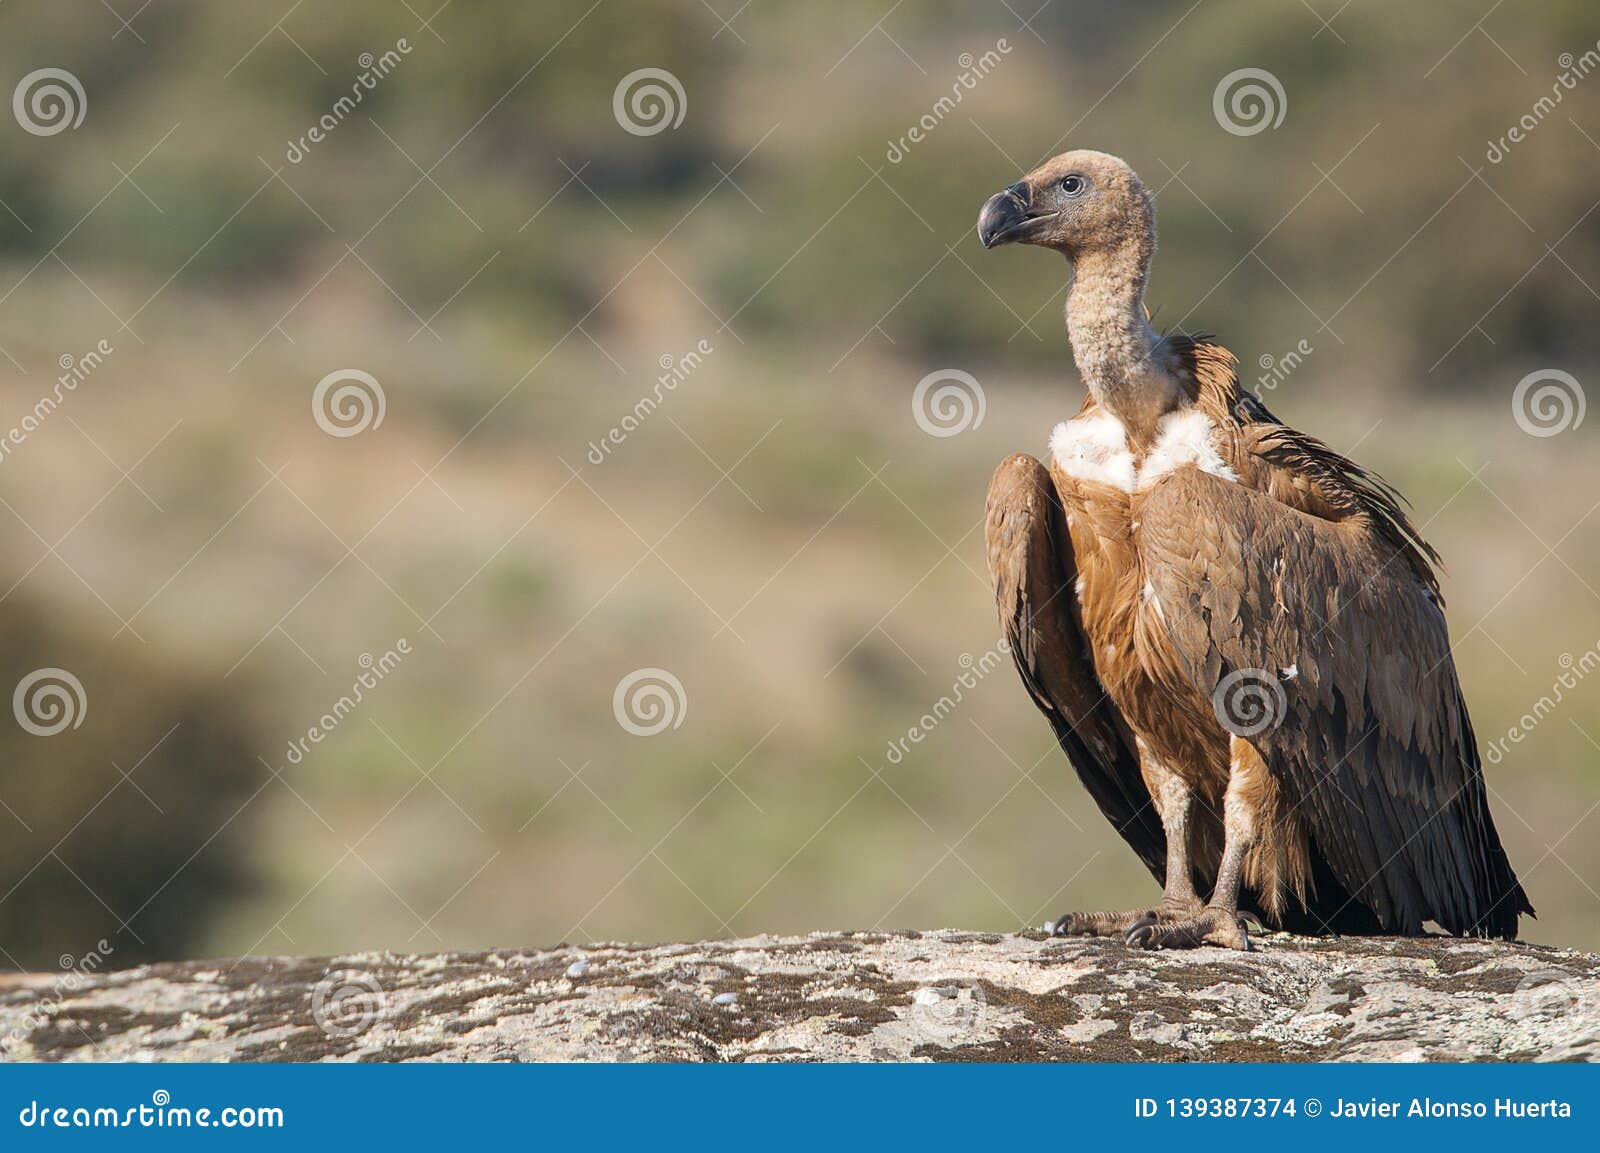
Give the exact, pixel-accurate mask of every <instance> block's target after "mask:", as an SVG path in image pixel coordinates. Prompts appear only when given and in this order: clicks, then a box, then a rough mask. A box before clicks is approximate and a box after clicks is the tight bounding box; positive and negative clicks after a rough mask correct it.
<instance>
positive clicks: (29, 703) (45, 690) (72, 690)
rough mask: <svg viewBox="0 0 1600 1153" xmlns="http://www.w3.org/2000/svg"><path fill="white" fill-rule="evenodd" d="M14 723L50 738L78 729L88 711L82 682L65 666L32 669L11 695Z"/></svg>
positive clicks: (86, 696) (87, 699)
mask: <svg viewBox="0 0 1600 1153" xmlns="http://www.w3.org/2000/svg"><path fill="white" fill-rule="evenodd" d="M11 712H12V714H13V715H14V716H15V717H16V718H17V724H19V725H21V726H22V727H23V728H24V729H25V730H26V731H28V732H30V733H32V734H33V735H34V736H36V737H53V736H55V735H56V734H57V733H60V732H64V731H66V729H67V728H69V727H71V728H74V729H75V728H78V727H79V726H80V725H82V724H83V718H84V717H85V716H86V715H87V714H88V712H89V697H88V695H87V694H86V693H85V692H84V691H83V682H82V681H80V680H79V679H78V678H77V677H75V676H73V675H72V674H71V673H69V672H68V671H67V670H66V669H58V668H46V669H34V670H33V672H31V673H29V674H28V675H27V676H25V677H23V678H22V679H21V680H20V681H18V682H17V689H16V691H15V692H14V693H12V694H11Z"/></svg>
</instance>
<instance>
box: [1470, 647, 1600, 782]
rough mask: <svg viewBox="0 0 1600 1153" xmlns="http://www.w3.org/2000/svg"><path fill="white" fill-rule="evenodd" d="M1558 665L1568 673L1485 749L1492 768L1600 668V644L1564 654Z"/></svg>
mask: <svg viewBox="0 0 1600 1153" xmlns="http://www.w3.org/2000/svg"><path fill="white" fill-rule="evenodd" d="M1556 663H1557V664H1559V665H1560V666H1561V667H1562V668H1563V669H1564V670H1566V671H1565V672H1563V673H1562V674H1561V675H1560V676H1558V677H1557V678H1556V679H1555V681H1554V682H1552V683H1551V685H1550V691H1549V692H1548V693H1545V694H1544V695H1543V696H1542V697H1540V698H1539V699H1538V700H1536V701H1534V702H1533V704H1532V705H1530V706H1528V711H1527V712H1525V713H1523V714H1522V715H1521V716H1520V717H1518V718H1517V720H1516V723H1515V724H1513V725H1512V726H1511V727H1510V728H1508V729H1507V730H1506V733H1505V736H1503V737H1496V738H1495V739H1494V740H1492V741H1490V742H1489V743H1488V744H1487V745H1485V746H1484V747H1483V758H1484V760H1486V761H1488V762H1489V763H1490V764H1491V765H1498V764H1499V763H1500V762H1501V761H1503V760H1505V759H1506V753H1508V752H1510V750H1511V746H1512V745H1520V744H1521V743H1522V742H1523V741H1525V740H1527V738H1528V735H1529V734H1530V733H1532V732H1533V730H1534V729H1536V728H1538V727H1539V725H1540V724H1541V723H1542V722H1543V721H1544V719H1545V718H1546V717H1548V716H1549V715H1550V714H1551V713H1553V712H1555V711H1556V708H1557V707H1558V706H1559V705H1561V704H1562V703H1563V702H1564V701H1565V700H1566V699H1567V694H1568V693H1570V692H1571V691H1572V690H1574V689H1576V688H1577V687H1578V685H1579V683H1580V682H1582V681H1583V680H1584V679H1585V678H1586V677H1588V675H1589V674H1590V673H1592V672H1594V671H1595V670H1596V669H1600V641H1596V642H1595V643H1594V645H1593V646H1592V647H1591V648H1590V649H1589V651H1588V652H1586V653H1584V654H1583V655H1582V656H1579V657H1574V656H1573V655H1572V654H1571V653H1562V654H1561V656H1560V657H1559V658H1558V659H1557V661H1556Z"/></svg>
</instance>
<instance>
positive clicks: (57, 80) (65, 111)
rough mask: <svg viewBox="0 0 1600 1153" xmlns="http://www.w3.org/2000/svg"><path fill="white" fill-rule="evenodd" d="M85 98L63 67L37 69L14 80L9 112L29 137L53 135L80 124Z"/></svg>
mask: <svg viewBox="0 0 1600 1153" xmlns="http://www.w3.org/2000/svg"><path fill="white" fill-rule="evenodd" d="M88 111H89V97H88V95H87V94H86V93H85V92H84V91H83V84H82V82H81V81H79V79H78V78H77V77H76V76H74V75H73V74H72V73H70V72H68V71H67V70H66V69H65V68H40V69H37V70H35V71H33V72H30V73H28V74H27V75H26V76H24V77H23V78H22V79H21V80H20V81H18V82H17V86H16V88H15V89H14V90H13V91H12V93H11V112H12V115H14V116H15V117H16V118H17V123H18V124H20V125H22V130H23V131H24V132H27V133H29V134H30V135H33V136H54V135H56V134H57V133H59V132H65V131H66V130H67V129H69V128H76V127H78V125H80V124H82V123H83V118H84V116H85V115H86V114H87V113H88Z"/></svg>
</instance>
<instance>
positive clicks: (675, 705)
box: [611, 668, 689, 737]
mask: <svg viewBox="0 0 1600 1153" xmlns="http://www.w3.org/2000/svg"><path fill="white" fill-rule="evenodd" d="M611 711H612V712H613V713H614V714H616V718H617V724H619V725H621V726H622V727H623V728H624V729H626V730H627V731H628V732H630V733H632V734H633V735H634V736H636V737H653V736H655V735H656V734H657V733H660V732H665V731H666V729H667V728H668V727H669V726H670V727H672V728H674V729H676V728H680V727H682V725H683V718H684V717H685V716H686V715H687V714H688V712H689V696H688V694H687V693H685V692H684V691H683V682H682V681H680V680H679V679H678V678H677V677H675V676H673V675H672V674H671V673H670V672H668V671H667V670H666V669H657V668H644V669H634V670H633V672H631V673H629V674H628V675H627V676H625V677H623V678H622V679H621V680H620V681H618V682H617V691H616V692H614V693H613V694H611Z"/></svg>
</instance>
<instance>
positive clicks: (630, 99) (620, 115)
mask: <svg viewBox="0 0 1600 1153" xmlns="http://www.w3.org/2000/svg"><path fill="white" fill-rule="evenodd" d="M611 111H612V113H613V114H615V116H616V118H617V123H618V124H620V125H621V126H622V130H623V131H624V132H629V133H632V134H633V135H634V136H654V135H655V134H656V133H658V132H665V131H666V130H667V129H668V128H672V129H676V128H677V127H678V125H680V124H682V123H683V118H684V116H685V115H687V114H688V111H689V98H688V97H687V96H686V95H684V91H683V85H682V84H681V83H680V82H679V81H678V78H677V77H676V76H674V75H673V74H672V73H670V72H668V71H667V70H666V69H665V68H640V69H637V70H636V71H633V72H630V73H628V74H627V75H626V76H624V77H623V78H622V79H621V80H619V81H618V82H617V89H616V91H615V92H613V93H612V94H611Z"/></svg>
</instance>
